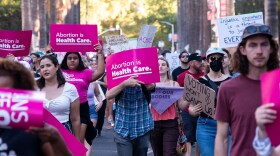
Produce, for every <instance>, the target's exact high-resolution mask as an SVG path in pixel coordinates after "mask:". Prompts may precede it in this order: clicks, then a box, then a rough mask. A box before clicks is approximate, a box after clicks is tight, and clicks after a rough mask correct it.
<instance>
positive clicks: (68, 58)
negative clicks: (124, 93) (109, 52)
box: [61, 44, 105, 144]
mask: <svg viewBox="0 0 280 156" xmlns="http://www.w3.org/2000/svg"><path fill="white" fill-rule="evenodd" d="M95 50H97V55H98V67H97V69H96V70H95V71H93V70H90V69H87V68H86V67H85V66H84V63H83V61H82V58H81V55H80V54H79V53H78V52H67V53H66V55H65V56H64V58H63V60H62V63H61V69H62V71H63V74H64V77H65V79H66V81H67V82H69V83H71V84H73V85H74V86H75V87H76V88H77V90H78V94H79V97H80V118H81V127H80V139H81V141H82V140H84V139H85V138H86V140H87V142H88V143H89V144H91V143H92V142H91V141H92V139H93V138H92V137H91V134H92V133H93V132H91V131H92V130H89V129H87V127H89V126H91V127H89V128H91V129H92V127H93V126H92V123H91V121H90V115H89V104H88V101H87V90H88V87H89V84H90V83H91V82H93V81H95V80H97V79H98V78H99V77H100V76H101V75H102V74H103V73H104V70H105V67H104V54H103V50H102V46H101V45H100V44H97V45H95Z"/></svg>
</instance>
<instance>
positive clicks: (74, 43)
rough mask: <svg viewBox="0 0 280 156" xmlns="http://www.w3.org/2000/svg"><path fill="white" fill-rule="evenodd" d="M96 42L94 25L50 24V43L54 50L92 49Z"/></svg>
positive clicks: (77, 50)
mask: <svg viewBox="0 0 280 156" xmlns="http://www.w3.org/2000/svg"><path fill="white" fill-rule="evenodd" d="M97 43H98V37H97V26H96V25H78V24H51V25H50V45H51V47H52V48H53V51H54V52H82V53H85V52H88V51H94V46H93V45H95V44H97Z"/></svg>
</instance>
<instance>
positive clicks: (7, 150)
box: [0, 128, 43, 156]
mask: <svg viewBox="0 0 280 156" xmlns="http://www.w3.org/2000/svg"><path fill="white" fill-rule="evenodd" d="M0 155H1V156H2V155H7V156H39V155H43V154H42V142H41V140H40V139H39V138H38V137H37V136H36V135H34V134H31V133H26V132H25V131H23V130H20V129H3V128H0Z"/></svg>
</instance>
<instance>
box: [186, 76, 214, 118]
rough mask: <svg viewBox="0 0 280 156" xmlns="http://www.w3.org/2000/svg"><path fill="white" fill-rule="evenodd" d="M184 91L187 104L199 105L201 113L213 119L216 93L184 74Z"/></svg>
mask: <svg viewBox="0 0 280 156" xmlns="http://www.w3.org/2000/svg"><path fill="white" fill-rule="evenodd" d="M184 90H185V94H184V98H185V100H186V101H187V102H189V103H191V104H192V105H197V104H201V105H202V111H203V112H204V113H205V114H207V115H209V116H211V117H212V118H214V115H215V97H216V93H215V91H214V90H213V89H211V88H209V87H207V86H206V85H205V84H202V83H200V82H199V81H198V80H196V79H195V78H193V77H192V76H191V75H189V74H186V77H185V86H184Z"/></svg>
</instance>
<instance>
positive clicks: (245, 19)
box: [217, 12, 263, 48]
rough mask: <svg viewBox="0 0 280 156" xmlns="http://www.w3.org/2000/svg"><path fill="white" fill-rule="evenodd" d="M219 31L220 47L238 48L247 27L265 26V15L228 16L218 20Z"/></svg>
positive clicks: (259, 13) (260, 13)
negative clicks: (252, 25)
mask: <svg viewBox="0 0 280 156" xmlns="http://www.w3.org/2000/svg"><path fill="white" fill-rule="evenodd" d="M217 23H218V30H219V44H220V45H219V47H221V48H228V47H236V46H237V45H238V44H239V43H240V42H241V40H242V39H241V36H242V34H243V30H244V28H245V27H247V26H249V25H251V24H257V23H258V24H263V13H262V12H258V13H251V14H243V15H237V16H228V17H223V18H218V19H217Z"/></svg>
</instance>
